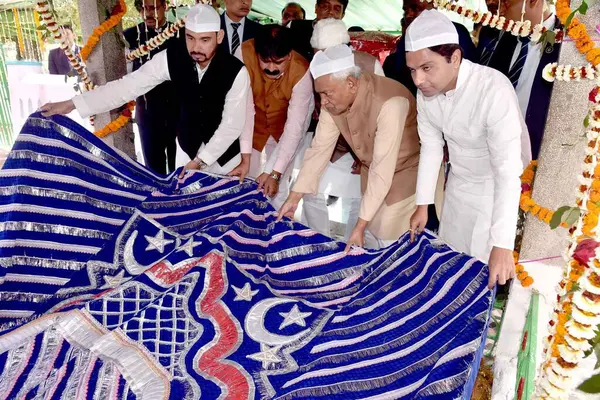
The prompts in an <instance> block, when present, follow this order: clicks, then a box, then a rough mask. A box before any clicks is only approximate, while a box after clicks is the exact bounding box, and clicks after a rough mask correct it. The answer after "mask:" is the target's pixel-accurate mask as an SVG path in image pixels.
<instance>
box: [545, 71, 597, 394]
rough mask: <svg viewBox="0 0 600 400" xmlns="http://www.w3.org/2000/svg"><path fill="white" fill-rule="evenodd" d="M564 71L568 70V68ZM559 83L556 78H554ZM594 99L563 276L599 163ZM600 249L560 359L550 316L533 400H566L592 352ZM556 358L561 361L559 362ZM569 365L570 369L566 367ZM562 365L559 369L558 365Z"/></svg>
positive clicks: (576, 299) (575, 300)
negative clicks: (554, 351)
mask: <svg viewBox="0 0 600 400" xmlns="http://www.w3.org/2000/svg"><path fill="white" fill-rule="evenodd" d="M568 67H569V68H567V70H569V69H570V66H568ZM557 79H558V78H557ZM592 93H595V95H593V96H592V94H591V95H590V100H591V103H590V109H589V112H588V119H589V125H588V127H587V131H586V136H587V139H588V141H589V144H590V145H588V147H587V149H586V155H588V156H591V157H592V161H591V162H590V163H585V164H584V168H583V173H582V175H581V176H580V177H579V181H580V183H581V184H582V185H585V186H587V187H588V189H587V190H585V191H581V190H577V193H576V198H577V201H578V203H579V204H580V209H581V217H580V218H579V220H578V222H577V225H576V227H575V230H574V231H573V232H572V233H571V235H570V237H569V241H570V243H569V247H568V250H567V252H566V254H565V259H566V260H567V269H566V276H569V275H570V273H571V260H572V258H573V254H574V252H575V249H576V248H577V244H578V243H579V241H578V239H580V238H585V235H584V234H583V229H582V228H583V225H584V216H585V215H586V214H587V213H588V212H589V211H588V208H587V203H588V200H589V197H590V188H591V186H592V183H593V178H592V177H593V176H594V174H595V171H596V168H597V167H598V165H599V162H600V152H599V151H600V94H598V88H597V89H596V90H595V91H593V92H592ZM593 233H594V238H593V239H594V240H596V241H600V231H599V230H598V227H595V229H594V230H593ZM597 265H600V248H597V249H596V252H595V255H594V257H592V258H590V260H589V261H588V263H587V265H585V266H584V267H585V268H584V274H583V276H582V277H581V278H580V279H579V281H578V282H580V283H581V288H580V289H579V291H577V292H576V293H574V294H573V297H572V300H571V303H572V305H571V307H572V312H571V319H570V320H569V321H568V322H567V323H566V324H565V326H564V327H565V329H566V331H567V334H566V335H565V336H564V340H565V344H560V345H558V352H559V357H555V356H553V355H552V354H551V348H552V344H553V340H554V338H555V335H556V331H557V329H556V328H557V325H558V324H557V323H556V322H557V321H558V312H557V311H556V310H555V311H554V313H553V315H552V321H554V322H555V324H554V325H552V326H551V328H550V332H549V334H550V335H551V336H550V337H551V339H549V337H546V339H545V340H544V353H545V354H546V361H545V362H544V363H542V366H541V368H540V374H539V377H538V379H537V381H536V393H535V395H534V396H533V399H540V400H541V399H568V395H569V392H570V391H571V389H572V384H573V374H574V372H575V370H576V367H577V365H578V364H579V362H581V360H582V359H583V357H584V352H585V351H587V350H589V349H590V348H591V346H590V344H589V343H588V340H589V339H592V338H594V337H595V336H596V332H595V328H596V326H597V325H598V323H599V322H600V300H599V301H595V300H591V299H590V298H589V297H590V295H588V296H584V293H585V292H588V293H589V294H591V295H600V286H596V285H597V284H598V282H597V281H596V283H594V279H593V277H592V273H595V274H597V275H600V268H599V267H598V266H597ZM557 293H558V295H559V296H560V298H564V297H565V296H566V295H567V290H566V288H565V287H561V286H559V287H558V288H557ZM559 358H560V359H561V360H559ZM565 362H566V363H568V364H570V365H566V364H565ZM561 364H562V365H561Z"/></svg>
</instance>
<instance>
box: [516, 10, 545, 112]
mask: <svg viewBox="0 0 600 400" xmlns="http://www.w3.org/2000/svg"><path fill="white" fill-rule="evenodd" d="M555 22H556V16H555V15H554V14H553V15H551V16H550V17H548V19H546V20H545V21H544V26H545V27H546V29H548V30H552V29H554V24H555ZM522 45H523V44H522V43H521V41H520V40H519V41H517V46H516V47H515V52H514V53H513V58H512V60H511V62H510V67H511V68H512V66H513V64H514V63H516V62H517V59H518V58H519V53H520V52H521V46H522ZM528 46H529V50H527V57H526V58H525V64H524V65H523V70H522V71H521V75H520V76H519V82H517V87H516V88H515V91H516V92H517V97H518V98H519V107H520V108H521V113H522V114H523V115H526V114H527V106H528V105H529V98H530V97H531V88H532V87H533V81H534V80H535V76H536V74H537V70H538V67H539V66H540V61H541V59H542V43H541V42H540V43H534V42H529V44H528ZM509 70H510V69H509Z"/></svg>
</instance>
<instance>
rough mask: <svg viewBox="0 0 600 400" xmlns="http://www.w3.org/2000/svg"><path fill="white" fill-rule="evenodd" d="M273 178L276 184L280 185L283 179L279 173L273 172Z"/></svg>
mask: <svg viewBox="0 0 600 400" xmlns="http://www.w3.org/2000/svg"><path fill="white" fill-rule="evenodd" d="M269 176H270V177H271V178H273V179H275V182H277V183H279V180H280V179H281V175H279V174H278V173H277V172H271V175H269Z"/></svg>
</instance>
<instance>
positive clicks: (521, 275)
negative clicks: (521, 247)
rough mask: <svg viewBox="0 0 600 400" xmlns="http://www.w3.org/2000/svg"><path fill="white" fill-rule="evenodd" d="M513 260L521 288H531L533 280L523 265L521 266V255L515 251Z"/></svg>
mask: <svg viewBox="0 0 600 400" xmlns="http://www.w3.org/2000/svg"><path fill="white" fill-rule="evenodd" d="M513 259H514V260H515V272H516V273H517V279H518V280H519V282H521V286H523V287H529V286H531V285H532V284H533V278H532V277H531V276H530V275H529V274H528V273H527V271H525V267H524V266H523V264H519V253H518V252H516V251H513Z"/></svg>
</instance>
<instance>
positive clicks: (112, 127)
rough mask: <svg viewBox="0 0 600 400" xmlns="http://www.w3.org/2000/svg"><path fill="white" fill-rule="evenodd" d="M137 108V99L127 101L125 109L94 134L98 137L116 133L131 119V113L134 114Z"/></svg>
mask: <svg viewBox="0 0 600 400" xmlns="http://www.w3.org/2000/svg"><path fill="white" fill-rule="evenodd" d="M134 108H135V100H134V101H130V102H129V103H127V106H126V108H125V110H123V112H122V113H121V115H119V116H118V117H117V118H116V119H115V120H114V121H111V122H109V123H108V124H106V125H105V126H104V128H102V129H100V130H98V131H96V132H94V134H95V135H96V136H98V137H101V138H103V137H105V136H108V135H109V134H111V133H114V132H116V131H118V130H119V129H121V128H122V127H124V126H125V125H126V124H127V122H129V120H130V119H131V115H132V114H133V109H134Z"/></svg>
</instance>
